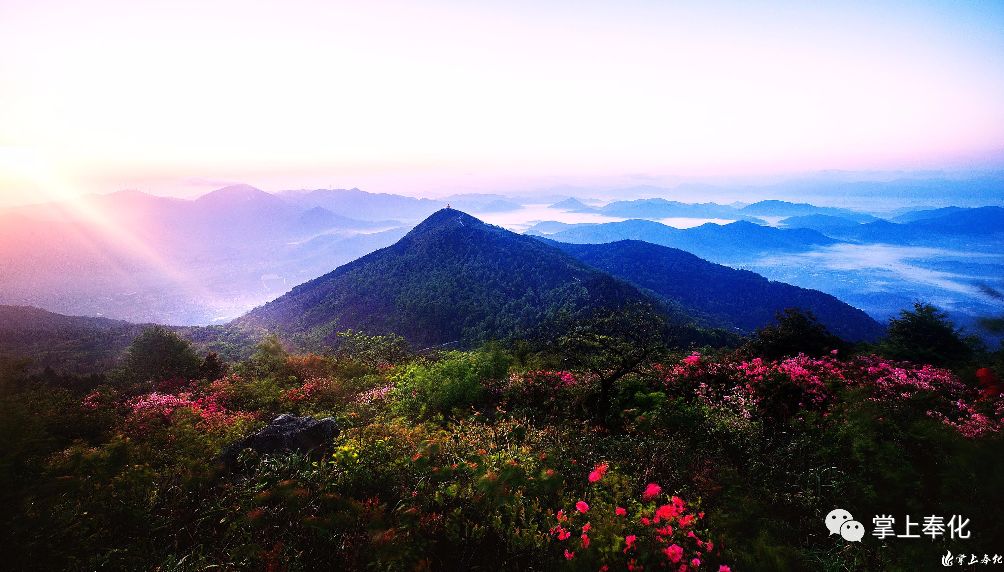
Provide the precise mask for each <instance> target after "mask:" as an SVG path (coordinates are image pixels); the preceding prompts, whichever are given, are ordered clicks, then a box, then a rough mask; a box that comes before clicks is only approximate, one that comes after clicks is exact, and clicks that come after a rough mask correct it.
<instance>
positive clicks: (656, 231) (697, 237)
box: [527, 220, 838, 262]
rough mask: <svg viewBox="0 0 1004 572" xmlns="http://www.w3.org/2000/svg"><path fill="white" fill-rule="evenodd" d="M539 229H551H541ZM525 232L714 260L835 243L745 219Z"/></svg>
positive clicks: (590, 225)
mask: <svg viewBox="0 0 1004 572" xmlns="http://www.w3.org/2000/svg"><path fill="white" fill-rule="evenodd" d="M542 229H543V230H549V231H551V232H542ZM527 234H530V235H535V236H546V237H547V238H551V239H554V240H557V241H559V242H571V243H580V244H583V243H588V244H591V243H603V242H616V241H619V240H641V241H644V242H650V243H652V244H659V245H662V246H670V247H673V248H679V249H680V250H685V251H687V252H690V253H693V254H696V255H697V256H700V257H702V258H707V259H709V260H714V261H716V262H728V261H734V260H747V259H750V258H754V257H757V256H760V255H762V254H765V253H777V252H797V251H803V250H808V249H809V248H812V247H815V246H826V245H831V244H835V243H836V242H838V241H837V240H836V239H833V238H830V237H828V236H825V235H823V234H822V233H820V232H817V231H814V230H810V229H780V228H774V227H770V226H764V225H758V224H754V223H751V222H746V221H738V222H734V223H731V224H725V225H719V224H713V223H708V224H704V225H701V226H698V227H694V228H688V229H679V228H674V227H671V226H668V225H665V224H662V223H658V222H654V221H649V220H626V221H623V222H608V223H581V224H574V225H564V226H554V225H548V224H545V223H542V224H538V225H536V226H534V227H531V228H530V229H528V230H527Z"/></svg>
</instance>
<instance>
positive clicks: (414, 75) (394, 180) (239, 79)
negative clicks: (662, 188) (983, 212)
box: [0, 0, 1004, 205]
mask: <svg viewBox="0 0 1004 572" xmlns="http://www.w3.org/2000/svg"><path fill="white" fill-rule="evenodd" d="M541 4H546V6H542V5H541ZM751 4H754V3H748V2H693V3H679V2H673V3H668V2H654V1H653V2H640V1H626V2H596V1H589V0H586V1H580V2H548V3H538V2H449V1H435V2H381V1H375V2H326V1H320V0H317V1H283V2H278V1H277V2H244V1H242V2H236V1H228V0H224V1H208V2H207V1H199V2H186V1H178V2H162V3H150V2H131V1H118V0H95V1H90V2H75V1H65V2H61V1H46V0H31V1H22V0H5V1H4V2H3V3H2V4H0V205H3V204H14V203H20V202H37V201H39V200H45V199H47V198H54V197H55V198H59V197H64V196H67V195H70V196H72V195H76V194H80V193H86V192H109V191H114V190H119V189H122V188H139V189H142V190H146V191H151V192H156V193H162V194H178V195H186V196H187V195H193V194H199V193H201V192H204V191H205V190H207V189H209V188H212V187H214V186H220V185H219V184H217V183H223V182H231V181H243V182H248V183H252V184H255V185H256V186H259V187H262V188H265V189H266V190H279V189H283V188H299V187H322V186H323V187H327V186H332V187H352V186H358V187H362V188H365V189H367V190H375V191H389V192H400V193H404V194H437V193H440V194H441V193H444V192H457V191H464V190H473V191H491V190H499V191H511V190H518V189H526V188H535V187H540V186H547V185H553V184H562V183H572V184H582V183H583V182H589V181H601V182H602V181H609V182H614V181H622V182H623V181H629V180H630V179H631V175H630V174H636V175H637V174H643V175H644V176H645V177H648V178H649V179H650V181H655V182H660V181H662V182H671V181H678V180H679V179H680V178H701V177H721V176H732V175H754V176H755V175H775V174H779V173H802V172H809V171H813V170H819V169H850V170H864V169H868V170H874V169H878V170H883V169H928V168H946V167H947V168H958V169H965V168H970V167H979V168H987V167H995V168H997V167H1000V166H1001V164H1002V163H1004V71H1002V70H1004V5H1002V4H1000V3H982V4H981V3H963V2H943V3H942V2H872V3H842V2H841V3H836V2H835V3H812V6H808V5H806V3H801V2H777V3H759V2H758V3H755V4H756V6H755V7H754V6H751Z"/></svg>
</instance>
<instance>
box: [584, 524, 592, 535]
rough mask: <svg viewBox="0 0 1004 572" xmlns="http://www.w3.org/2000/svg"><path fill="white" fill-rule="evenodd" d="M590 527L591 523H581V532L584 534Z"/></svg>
mask: <svg viewBox="0 0 1004 572" xmlns="http://www.w3.org/2000/svg"><path fill="white" fill-rule="evenodd" d="M592 528H593V525H591V524H589V523H588V522H587V523H586V524H583V525H582V533H583V534H585V533H587V532H589V531H590V529H592Z"/></svg>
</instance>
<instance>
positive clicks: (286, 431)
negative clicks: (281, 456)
mask: <svg viewBox="0 0 1004 572" xmlns="http://www.w3.org/2000/svg"><path fill="white" fill-rule="evenodd" d="M336 435H338V427H336V425H335V420H334V419H333V418H331V417H326V418H324V419H314V418H313V417H298V416H296V415H291V414H289V413H284V414H282V415H280V416H278V417H276V418H275V419H273V420H272V422H271V423H269V424H268V425H267V426H265V427H264V428H263V429H261V430H260V431H258V432H257V433H254V434H252V435H249V436H248V437H245V438H244V439H241V440H240V441H237V442H235V443H231V444H230V445H228V446H226V447H224V448H223V451H222V452H221V453H220V461H222V462H223V464H224V465H226V466H228V467H232V466H233V465H234V464H235V463H236V462H237V456H238V455H240V453H241V451H243V450H245V449H252V450H254V451H256V452H257V453H259V454H269V453H285V452H294V451H295V452H299V453H309V452H312V451H315V450H318V449H322V448H324V447H325V446H327V445H328V444H330V443H331V440H332V439H333V438H334V437H335V436H336Z"/></svg>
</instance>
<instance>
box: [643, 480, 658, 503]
mask: <svg viewBox="0 0 1004 572" xmlns="http://www.w3.org/2000/svg"><path fill="white" fill-rule="evenodd" d="M661 492H662V487H660V486H659V485H657V484H655V483H649V484H648V486H647V487H645V492H643V493H642V495H641V496H642V498H644V499H645V500H652V499H654V498H655V497H657V496H659V493H661Z"/></svg>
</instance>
